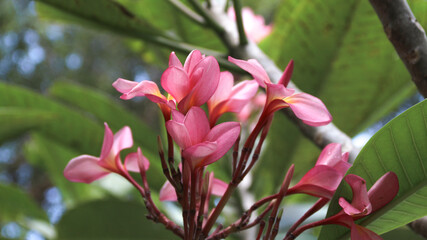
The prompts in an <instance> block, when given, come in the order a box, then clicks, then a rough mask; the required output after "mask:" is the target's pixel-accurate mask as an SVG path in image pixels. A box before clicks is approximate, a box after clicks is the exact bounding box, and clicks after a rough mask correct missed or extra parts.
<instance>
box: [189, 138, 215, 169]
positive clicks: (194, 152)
mask: <svg viewBox="0 0 427 240" xmlns="http://www.w3.org/2000/svg"><path fill="white" fill-rule="evenodd" d="M217 148H218V145H217V143H216V142H207V141H206V142H203V143H199V144H196V145H193V146H191V147H189V148H186V149H185V150H184V151H183V152H182V156H183V157H184V159H187V160H189V161H191V166H192V167H193V168H194V167H196V166H197V165H198V164H199V163H200V161H202V160H203V158H205V157H207V156H209V155H211V154H212V153H214V152H215V151H216V150H217Z"/></svg>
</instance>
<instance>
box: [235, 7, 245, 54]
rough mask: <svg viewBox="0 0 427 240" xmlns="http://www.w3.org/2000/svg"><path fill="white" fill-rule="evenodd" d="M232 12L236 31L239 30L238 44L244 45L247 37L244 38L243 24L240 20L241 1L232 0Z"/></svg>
mask: <svg viewBox="0 0 427 240" xmlns="http://www.w3.org/2000/svg"><path fill="white" fill-rule="evenodd" d="M233 6H234V14H235V16H236V23H237V31H238V32H239V44H240V46H245V45H246V44H248V39H247V38H246V33H245V28H244V26H243V20H242V2H241V1H240V0H233Z"/></svg>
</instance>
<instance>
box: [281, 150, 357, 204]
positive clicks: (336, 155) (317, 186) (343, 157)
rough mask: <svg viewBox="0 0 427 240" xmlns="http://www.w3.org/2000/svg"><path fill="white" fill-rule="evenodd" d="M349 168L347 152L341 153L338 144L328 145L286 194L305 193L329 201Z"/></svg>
mask: <svg viewBox="0 0 427 240" xmlns="http://www.w3.org/2000/svg"><path fill="white" fill-rule="evenodd" d="M350 166H351V164H350V163H348V152H346V153H341V145H340V144H338V143H331V144H328V145H327V146H326V147H325V148H324V149H323V151H322V153H321V154H320V156H319V158H318V159H317V162H316V165H315V166H314V167H313V168H312V169H310V170H309V171H308V172H307V173H306V174H305V175H304V176H303V177H302V179H301V180H300V181H299V182H298V183H297V184H296V185H295V186H294V187H292V188H290V189H289V190H288V192H287V194H294V193H306V194H309V195H312V196H316V197H322V198H327V199H331V198H332V196H333V195H334V193H335V191H336V189H337V187H338V186H339V184H340V182H341V180H342V178H343V177H344V175H345V173H346V172H347V170H348V169H349V168H350Z"/></svg>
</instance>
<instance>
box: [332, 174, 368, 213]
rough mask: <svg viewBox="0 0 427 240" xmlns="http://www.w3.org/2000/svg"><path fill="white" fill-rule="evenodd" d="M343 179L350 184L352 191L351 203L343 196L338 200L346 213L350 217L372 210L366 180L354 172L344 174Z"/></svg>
mask: <svg viewBox="0 0 427 240" xmlns="http://www.w3.org/2000/svg"><path fill="white" fill-rule="evenodd" d="M344 180H345V181H346V182H347V183H348V184H349V185H350V187H351V190H352V191H353V199H352V201H351V204H349V203H348V202H347V201H345V200H344V199H343V198H341V199H340V200H339V204H340V206H341V207H342V208H343V210H344V212H345V213H346V214H347V215H350V216H352V217H359V216H366V215H368V214H370V213H371V212H372V205H371V202H370V201H369V198H368V192H367V190H366V181H365V180H364V179H363V178H361V177H359V176H357V175H354V174H349V175H347V176H345V178H344Z"/></svg>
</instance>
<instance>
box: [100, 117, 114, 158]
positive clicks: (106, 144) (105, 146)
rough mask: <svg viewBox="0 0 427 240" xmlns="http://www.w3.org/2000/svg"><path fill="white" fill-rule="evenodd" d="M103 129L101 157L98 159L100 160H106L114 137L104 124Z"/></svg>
mask: <svg viewBox="0 0 427 240" xmlns="http://www.w3.org/2000/svg"><path fill="white" fill-rule="evenodd" d="M104 127H105V132H104V141H103V143H102V149H101V156H100V157H99V158H100V159H106V158H107V157H108V156H109V155H110V152H111V148H112V147H113V142H114V135H113V132H112V131H111V129H110V128H109V127H108V124H107V123H104Z"/></svg>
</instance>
